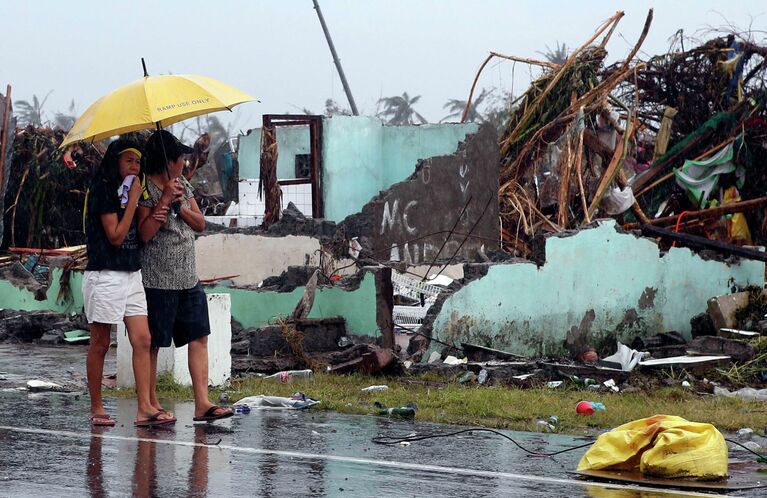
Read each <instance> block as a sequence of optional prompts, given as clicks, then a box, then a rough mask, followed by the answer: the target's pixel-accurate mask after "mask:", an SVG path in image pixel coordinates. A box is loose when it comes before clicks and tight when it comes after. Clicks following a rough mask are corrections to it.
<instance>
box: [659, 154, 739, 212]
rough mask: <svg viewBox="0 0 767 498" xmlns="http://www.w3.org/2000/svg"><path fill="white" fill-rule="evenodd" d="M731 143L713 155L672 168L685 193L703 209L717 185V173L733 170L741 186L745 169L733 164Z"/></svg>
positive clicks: (737, 182)
mask: <svg viewBox="0 0 767 498" xmlns="http://www.w3.org/2000/svg"><path fill="white" fill-rule="evenodd" d="M732 159H733V144H732V143H730V144H728V145H727V146H726V147H724V148H722V150H720V151H719V152H717V153H716V154H714V155H713V156H711V157H709V158H707V159H702V160H700V161H691V160H687V161H685V162H684V164H683V165H682V167H681V168H677V169H675V170H674V176H675V177H676V183H677V185H679V186H680V187H682V188H683V189H685V190H686V191H687V195H688V197H689V198H690V200H691V201H692V202H694V203H695V205H696V206H700V208H701V209H705V208H706V206H707V205H708V199H709V197H710V196H711V193H712V192H714V191H715V190H716V189H717V188H718V187H719V175H723V174H728V173H732V172H735V176H736V178H737V181H736V185H737V186H738V188H743V184H744V183H745V181H746V170H745V169H744V168H743V167H742V166H737V167H736V166H735V164H734V163H733V162H732Z"/></svg>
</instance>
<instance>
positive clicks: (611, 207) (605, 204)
mask: <svg viewBox="0 0 767 498" xmlns="http://www.w3.org/2000/svg"><path fill="white" fill-rule="evenodd" d="M633 205H634V192H633V191H632V190H631V187H626V188H624V189H622V190H621V189H620V188H618V187H613V188H612V189H611V190H610V192H608V193H607V194H605V196H604V197H603V198H602V203H601V206H602V209H604V210H605V212H606V213H607V214H609V215H610V216H615V215H618V214H621V213H625V212H626V211H628V209H629V208H630V207H631V206H633Z"/></svg>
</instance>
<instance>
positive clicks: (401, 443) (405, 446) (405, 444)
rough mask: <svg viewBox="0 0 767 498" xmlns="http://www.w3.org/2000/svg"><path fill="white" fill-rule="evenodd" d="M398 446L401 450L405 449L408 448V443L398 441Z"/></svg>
mask: <svg viewBox="0 0 767 498" xmlns="http://www.w3.org/2000/svg"><path fill="white" fill-rule="evenodd" d="M399 445H400V446H401V447H402V448H407V447H408V446H410V443H409V442H408V441H400V442H399Z"/></svg>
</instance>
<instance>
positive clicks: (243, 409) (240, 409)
mask: <svg viewBox="0 0 767 498" xmlns="http://www.w3.org/2000/svg"><path fill="white" fill-rule="evenodd" d="M232 410H233V411H234V413H242V414H248V413H250V407H249V406H248V405H234V406H233V407H232Z"/></svg>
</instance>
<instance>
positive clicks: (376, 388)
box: [360, 385, 389, 393]
mask: <svg viewBox="0 0 767 498" xmlns="http://www.w3.org/2000/svg"><path fill="white" fill-rule="evenodd" d="M387 389H389V386H385V385H381V386H368V387H363V388H362V389H360V391H362V392H363V393H369V392H373V391H386V390H387Z"/></svg>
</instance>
